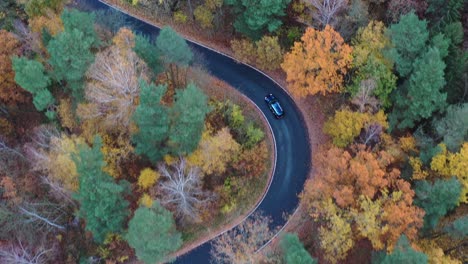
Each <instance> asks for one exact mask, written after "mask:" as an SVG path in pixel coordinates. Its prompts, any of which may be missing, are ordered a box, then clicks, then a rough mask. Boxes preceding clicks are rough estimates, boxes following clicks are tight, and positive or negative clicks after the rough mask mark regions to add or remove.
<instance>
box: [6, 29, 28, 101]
mask: <svg viewBox="0 0 468 264" xmlns="http://www.w3.org/2000/svg"><path fill="white" fill-rule="evenodd" d="M20 48H21V42H20V41H19V40H18V38H17V37H16V36H15V35H13V34H12V33H10V32H8V31H6V30H0V100H1V101H2V102H4V103H6V104H9V105H10V104H15V103H23V102H26V100H27V96H26V94H25V93H24V91H23V90H21V89H20V87H19V86H18V85H17V84H16V83H15V71H14V70H13V66H12V59H11V57H13V56H19V55H20V53H21V49H20Z"/></svg>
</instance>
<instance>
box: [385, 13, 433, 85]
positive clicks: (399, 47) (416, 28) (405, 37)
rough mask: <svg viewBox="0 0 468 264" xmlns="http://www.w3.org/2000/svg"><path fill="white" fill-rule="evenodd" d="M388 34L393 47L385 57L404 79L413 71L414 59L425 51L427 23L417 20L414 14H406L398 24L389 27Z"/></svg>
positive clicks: (427, 35)
mask: <svg viewBox="0 0 468 264" xmlns="http://www.w3.org/2000/svg"><path fill="white" fill-rule="evenodd" d="M388 33H389V36H390V40H391V42H392V44H393V47H392V48H391V49H390V50H389V51H388V54H387V56H388V57H389V59H391V60H393V61H394V62H395V66H396V70H397V71H398V73H399V75H400V76H401V77H406V76H408V75H409V74H410V73H411V71H412V70H413V66H414V65H413V62H414V61H415V59H416V58H418V57H419V56H420V54H421V53H423V52H424V51H425V48H426V41H427V40H428V38H429V32H428V30H427V22H426V21H425V20H419V19H418V17H417V16H416V15H415V14H414V13H408V14H406V15H404V16H402V17H401V19H400V22H399V23H398V24H394V25H391V26H390V28H389V29H388Z"/></svg>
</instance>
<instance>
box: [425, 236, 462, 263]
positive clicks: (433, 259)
mask: <svg viewBox="0 0 468 264" xmlns="http://www.w3.org/2000/svg"><path fill="white" fill-rule="evenodd" d="M418 246H419V247H420V248H421V250H422V251H423V252H424V253H425V254H426V255H427V257H428V260H429V262H428V263H429V264H438V263H444V264H462V262H461V261H460V260H457V259H453V258H451V257H450V256H448V255H445V254H444V251H443V250H442V248H440V247H439V246H438V245H437V243H435V241H434V240H429V239H423V240H420V241H418Z"/></svg>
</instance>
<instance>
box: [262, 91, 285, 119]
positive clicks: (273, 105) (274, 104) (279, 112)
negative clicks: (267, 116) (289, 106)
mask: <svg viewBox="0 0 468 264" xmlns="http://www.w3.org/2000/svg"><path fill="white" fill-rule="evenodd" d="M265 102H266V103H267V105H268V108H270V111H271V112H272V113H273V115H274V116H275V117H276V118H278V119H279V118H282V117H283V116H284V111H283V108H282V107H281V105H280V103H279V102H278V99H276V97H275V96H274V95H273V94H269V95H267V96H265Z"/></svg>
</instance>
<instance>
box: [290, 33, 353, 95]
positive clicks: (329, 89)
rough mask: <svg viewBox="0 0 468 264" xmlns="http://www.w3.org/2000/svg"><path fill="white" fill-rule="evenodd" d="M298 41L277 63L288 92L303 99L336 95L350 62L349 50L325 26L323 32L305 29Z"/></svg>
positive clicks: (339, 38) (341, 40)
mask: <svg viewBox="0 0 468 264" xmlns="http://www.w3.org/2000/svg"><path fill="white" fill-rule="evenodd" d="M301 40H302V41H301V42H296V43H294V47H293V48H292V50H291V52H288V53H287V54H286V55H285V56H284V62H283V63H282V64H281V67H282V68H283V70H284V71H285V72H286V81H287V82H288V88H289V90H290V91H291V93H292V94H293V95H295V96H298V97H305V96H307V95H314V94H317V93H321V94H323V95H325V94H327V93H334V92H340V91H341V90H342V85H343V75H344V74H346V72H347V70H348V67H350V65H351V62H352V60H353V59H352V55H351V53H352V48H351V47H350V46H348V45H347V44H346V43H344V40H343V38H342V37H341V36H340V34H339V33H338V32H336V31H335V30H333V28H332V27H330V26H328V25H327V26H326V27H325V29H324V30H323V31H318V30H315V29H313V28H307V30H306V32H305V33H304V35H303V36H302V38H301Z"/></svg>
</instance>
